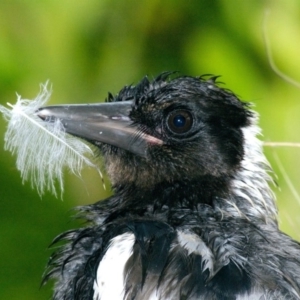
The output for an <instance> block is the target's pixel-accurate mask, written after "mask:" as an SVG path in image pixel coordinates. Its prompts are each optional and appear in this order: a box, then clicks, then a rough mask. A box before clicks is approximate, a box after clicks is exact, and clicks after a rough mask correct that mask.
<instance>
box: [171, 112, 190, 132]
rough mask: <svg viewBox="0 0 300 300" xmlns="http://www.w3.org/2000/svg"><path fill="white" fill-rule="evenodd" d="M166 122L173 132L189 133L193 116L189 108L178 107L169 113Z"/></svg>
mask: <svg viewBox="0 0 300 300" xmlns="http://www.w3.org/2000/svg"><path fill="white" fill-rule="evenodd" d="M166 124H167V127H168V129H169V130H170V131H171V132H172V133H175V134H183V133H187V132H188V131H189V130H190V129H191V128H192V125H193V116H192V114H191V112H189V111H188V110H185V109H177V110H174V111H172V112H170V113H169V114H168V115H167V118H166Z"/></svg>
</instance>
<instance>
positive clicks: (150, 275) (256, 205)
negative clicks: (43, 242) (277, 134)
mask: <svg viewBox="0 0 300 300" xmlns="http://www.w3.org/2000/svg"><path fill="white" fill-rule="evenodd" d="M216 79H217V77H207V76H202V77H199V78H193V77H187V76H179V77H174V75H171V74H169V73H163V74H162V75H160V76H158V77H157V78H155V79H154V80H153V81H149V80H148V78H147V77H146V78H144V79H143V80H142V81H141V82H140V83H139V84H138V85H137V86H127V87H125V88H123V89H122V90H121V91H120V92H119V94H118V95H116V96H112V95H111V94H109V96H108V100H107V103H106V104H99V105H96V106H93V105H89V106H74V107H72V106H66V107H67V109H65V108H66V107H63V106H57V107H46V108H42V109H40V111H39V116H40V117H41V118H42V119H44V120H45V121H52V120H53V119H55V118H59V119H60V120H61V121H62V123H63V124H64V127H65V129H66V131H67V132H69V133H71V134H73V135H76V136H79V137H81V138H84V139H86V140H88V141H89V142H91V143H93V144H94V145H96V146H98V148H99V149H100V151H101V153H102V154H103V156H104V159H105V166H106V170H107V173H108V175H109V177H110V179H111V181H112V185H113V190H114V196H112V197H110V198H108V199H106V200H103V201H100V202H97V203H95V204H93V205H89V206H84V207H80V208H78V210H79V215H80V216H81V217H82V218H84V219H85V220H87V221H88V225H87V226H86V227H84V228H80V229H76V230H71V231H69V232H66V233H64V234H62V235H60V236H59V237H58V238H56V240H55V241H54V243H56V242H60V241H65V242H66V243H65V245H64V246H62V247H61V248H60V249H59V250H58V251H57V252H56V253H54V254H53V256H52V257H51V259H50V262H49V269H48V271H47V274H46V276H45V280H46V281H47V280H48V279H49V278H54V279H55V280H56V285H55V293H54V299H65V300H71V299H108V298H107V296H105V295H108V294H109V293H106V294H102V291H101V289H103V290H104V289H106V288H107V286H106V285H105V284H106V282H105V279H104V280H103V282H102V281H101V280H102V279H101V280H99V278H103V277H101V276H102V275H101V276H100V275H99V272H100V271H99V270H100V266H101V264H102V262H103V261H104V260H105V259H106V257H107V255H106V254H107V253H109V251H111V250H110V249H113V248H114V247H115V248H114V249H119V248H120V247H123V246H124V245H126V247H127V246H128V247H129V248H130V253H129V255H128V257H127V258H126V260H125V264H124V265H120V268H122V270H121V271H122V274H123V285H124V291H123V293H122V294H121V295H120V297H119V298H118V299H128V300H129V299H130V300H131V299H135V300H139V299H145V300H147V299H181V300H183V299H224V300H229V299H237V300H241V299H300V245H299V243H298V242H296V241H293V240H292V239H291V238H290V237H288V236H287V235H285V234H283V233H282V232H280V230H279V229H278V224H277V209H276V206H275V203H274V198H273V194H272V192H271V190H270V188H269V186H268V182H269V181H271V178H270V176H269V175H268V172H269V171H270V168H269V166H268V163H267V161H266V159H265V157H264V155H263V154H262V149H261V148H262V147H261V142H260V141H259V140H258V139H257V138H256V135H257V134H258V133H259V129H258V127H257V126H256V119H257V117H256V114H255V113H254V112H252V111H251V110H250V109H249V105H248V104H246V103H243V102H241V101H240V100H239V99H238V98H237V96H236V95H234V94H233V93H232V92H230V91H229V90H226V89H223V88H220V87H219V86H218V84H217V83H216ZM78 124H80V126H79V125H78ZM82 127H84V128H82ZM96 132H98V133H99V134H98V135H97V134H96ZM130 241H131V242H132V243H131V242H130ZM118 244H119V245H120V246H118ZM118 247H119V248H118ZM122 255H123V254H122ZM102 265H103V264H102ZM112 272H115V270H112ZM99 276H100V277H99ZM104 278H105V274H104ZM99 281H101V282H99ZM103 293H104V292H103ZM101 295H102V296H101ZM112 299H113V298H112Z"/></svg>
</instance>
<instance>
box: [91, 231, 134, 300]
mask: <svg viewBox="0 0 300 300" xmlns="http://www.w3.org/2000/svg"><path fill="white" fill-rule="evenodd" d="M134 242H135V237H134V234H132V233H124V234H121V235H119V236H117V237H115V238H113V239H112V240H111V242H110V245H109V247H108V249H107V251H106V253H105V255H104V257H103V259H102V260H101V262H100V264H99V266H98V270H97V280H96V281H95V282H94V297H93V299H94V300H119V299H120V300H123V299H124V267H125V264H126V262H127V261H128V259H129V257H130V256H131V254H132V250H133V245H134Z"/></svg>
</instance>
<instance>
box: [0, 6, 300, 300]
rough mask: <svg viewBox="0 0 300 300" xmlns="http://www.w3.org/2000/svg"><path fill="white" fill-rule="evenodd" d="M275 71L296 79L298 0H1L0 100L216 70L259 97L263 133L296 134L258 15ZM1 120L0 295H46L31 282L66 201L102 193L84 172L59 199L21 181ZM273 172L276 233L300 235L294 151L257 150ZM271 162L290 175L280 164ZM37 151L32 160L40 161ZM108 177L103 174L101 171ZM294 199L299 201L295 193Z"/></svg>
mask: <svg viewBox="0 0 300 300" xmlns="http://www.w3.org/2000/svg"><path fill="white" fill-rule="evenodd" d="M266 11H269V17H268V22H267V25H266V27H265V29H266V32H267V36H268V39H269V40H270V43H271V45H272V51H273V54H274V59H275V61H276V64H277V65H278V67H279V68H280V69H281V70H282V71H283V72H284V73H285V74H287V75H289V76H291V77H293V78H295V80H298V81H300V74H299V68H300V55H299V45H300V1H299V0H287V1H286V0H277V1H262V0H223V1H222V0H218V1H217V0H215V1H214V0H206V1H204V0H195V1H189V0H182V1H179V0H178V1H177V0H165V1H156V0H153V1H130V0H129V1H115V0H86V1H76V0H59V1H58V0H44V1H37V0H23V1H21V0H19V1H18V0H10V1H8V0H7V1H6V0H2V1H1V2H0V103H1V104H3V105H5V103H6V102H11V103H14V102H15V100H16V92H17V93H18V94H20V95H22V96H23V97H25V98H28V99H33V98H34V97H35V96H36V95H37V93H38V91H39V84H40V83H44V82H46V80H47V79H49V80H50V82H51V83H52V84H53V95H52V97H51V100H50V104H57V103H61V104H62V103H88V102H99V101H103V100H104V99H105V97H106V95H107V92H108V91H110V92H112V93H117V92H118V91H119V90H120V89H121V88H122V87H123V86H124V85H125V84H131V83H136V82H137V81H138V80H139V79H141V77H142V76H144V75H146V74H148V75H149V77H152V76H156V75H158V74H159V73H160V72H162V71H168V70H171V71H172V70H176V71H179V72H180V73H181V74H187V75H193V76H196V75H201V74H204V73H210V74H216V75H222V78H221V81H223V82H225V83H226V87H227V88H230V89H231V90H233V91H234V92H235V93H237V94H238V95H239V96H240V97H241V98H242V99H243V100H245V101H251V102H253V103H254V104H255V109H256V110H257V111H258V112H259V113H260V115H261V121H260V125H261V127H262V128H263V133H264V136H263V137H262V138H263V139H264V140H265V141H290V142H300V90H299V89H297V88H296V87H295V86H293V85H290V84H289V83H287V82H286V81H284V80H283V79H282V78H280V77H279V76H277V75H276V74H275V73H274V71H272V69H271V67H270V64H269V62H268V56H267V53H266V49H265V46H264V39H263V34H262V32H263V28H264V25H263V18H264V14H265V13H266ZM5 127H6V124H5V121H4V120H3V119H2V118H1V120H0V153H1V155H0V168H1V169H0V207H1V208H0V238H1V239H0V241H1V242H0V299H11V300H13V299H18V300H19V299H32V300H34V299H49V298H50V296H51V289H52V286H51V284H48V285H47V286H46V287H42V288H41V289H40V288H39V285H40V282H41V276H42V274H43V272H44V269H45V265H46V262H47V260H48V257H49V256H50V253H51V250H49V249H47V246H48V245H49V243H50V242H51V240H52V239H53V238H54V237H55V236H56V235H58V234H59V233H61V232H62V231H64V230H66V229H69V228H73V227H74V226H78V223H76V222H75V221H71V218H70V216H71V215H72V213H71V212H70V211H69V210H70V208H72V207H74V206H76V205H82V204H87V203H93V202H95V201H96V200H98V199H103V198H105V197H106V196H107V195H108V194H109V191H106V192H105V191H104V190H103V188H102V184H101V181H100V180H99V177H98V176H97V175H96V173H95V172H94V171H92V170H84V172H83V174H82V178H77V177H75V176H72V175H68V174H66V175H65V193H64V197H63V201H62V200H61V199H56V198H55V197H54V196H52V195H50V194H46V195H45V196H43V197H42V198H40V197H39V196H38V194H37V192H36V191H35V190H33V189H32V188H31V187H30V183H26V184H24V185H22V180H21V178H20V174H19V172H18V171H17V170H16V167H15V157H13V156H12V155H11V154H10V153H8V152H6V151H4V150H3V144H4V142H3V137H4V132H5ZM265 152H266V155H267V157H268V159H269V160H270V162H271V164H272V166H273V168H274V170H275V172H276V174H277V175H278V178H277V183H278V185H279V187H280V188H279V189H278V188H275V189H274V190H275V193H276V194H277V198H278V206H279V209H280V226H281V228H282V230H284V231H285V232H287V233H289V234H290V235H292V236H293V237H294V238H296V239H298V240H300V230H299V225H300V200H299V196H297V195H296V193H295V192H294V191H293V189H292V188H291V187H290V186H289V180H290V181H291V182H292V183H293V184H294V186H295V190H296V191H298V192H300V188H299V184H298V182H299V174H300V171H299V169H300V162H299V156H300V148H296V147H293V148H267V147H266V148H265ZM276 157H278V158H279V160H280V162H281V164H282V166H283V167H284V169H285V172H286V173H287V174H288V178H287V177H286V176H284V174H283V172H282V171H281V170H280V168H279V163H278V160H277V159H276ZM37 159H38V158H37ZM106 182H107V184H108V185H109V183H108V180H107V179H106ZM297 199H298V200H297Z"/></svg>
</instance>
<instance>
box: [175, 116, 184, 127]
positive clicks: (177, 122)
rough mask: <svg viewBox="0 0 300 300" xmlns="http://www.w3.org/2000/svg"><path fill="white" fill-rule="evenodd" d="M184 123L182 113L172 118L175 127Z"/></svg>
mask: <svg viewBox="0 0 300 300" xmlns="http://www.w3.org/2000/svg"><path fill="white" fill-rule="evenodd" d="M185 123H186V118H185V117H184V116H183V115H176V116H175V117H174V119H173V124H174V126H175V127H184V125H185Z"/></svg>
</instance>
